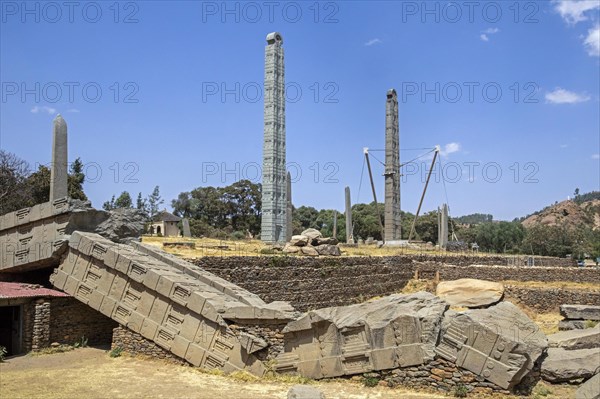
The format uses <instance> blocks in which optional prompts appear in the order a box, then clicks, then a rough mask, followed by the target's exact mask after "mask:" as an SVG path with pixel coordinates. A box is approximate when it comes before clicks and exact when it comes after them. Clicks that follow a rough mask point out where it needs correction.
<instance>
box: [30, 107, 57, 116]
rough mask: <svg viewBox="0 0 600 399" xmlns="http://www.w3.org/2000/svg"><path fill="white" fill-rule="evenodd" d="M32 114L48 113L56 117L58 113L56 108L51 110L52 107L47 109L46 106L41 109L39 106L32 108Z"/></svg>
mask: <svg viewBox="0 0 600 399" xmlns="http://www.w3.org/2000/svg"><path fill="white" fill-rule="evenodd" d="M30 112H31V113H32V114H37V113H40V112H46V113H48V115H54V114H55V113H56V108H51V107H46V106H45V105H43V106H41V107H39V106H37V105H36V106H35V107H33V108H31V111H30Z"/></svg>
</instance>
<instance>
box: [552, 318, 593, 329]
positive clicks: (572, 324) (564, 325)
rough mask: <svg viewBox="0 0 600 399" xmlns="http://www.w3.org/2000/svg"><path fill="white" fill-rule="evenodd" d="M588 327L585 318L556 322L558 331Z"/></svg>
mask: <svg viewBox="0 0 600 399" xmlns="http://www.w3.org/2000/svg"><path fill="white" fill-rule="evenodd" d="M584 328H588V326H587V321H586V320H561V321H559V322H558V330H559V331H569V330H583V329H584Z"/></svg>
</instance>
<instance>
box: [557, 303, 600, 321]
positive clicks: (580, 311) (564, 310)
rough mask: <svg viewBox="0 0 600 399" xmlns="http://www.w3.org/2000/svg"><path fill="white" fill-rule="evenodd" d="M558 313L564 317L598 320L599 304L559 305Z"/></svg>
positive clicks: (599, 317) (599, 316) (599, 315)
mask: <svg viewBox="0 0 600 399" xmlns="http://www.w3.org/2000/svg"><path fill="white" fill-rule="evenodd" d="M560 314H561V315H563V316H564V318H565V319H574V320H595V321H600V306H594V305H560Z"/></svg>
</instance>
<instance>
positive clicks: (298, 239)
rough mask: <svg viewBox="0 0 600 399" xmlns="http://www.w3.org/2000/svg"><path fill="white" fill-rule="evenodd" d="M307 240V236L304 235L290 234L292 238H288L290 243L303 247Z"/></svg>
mask: <svg viewBox="0 0 600 399" xmlns="http://www.w3.org/2000/svg"><path fill="white" fill-rule="evenodd" d="M309 241H310V240H309V238H308V237H307V236H305V235H297V236H292V239H291V240H290V245H293V246H295V247H303V246H305V245H308V242H309Z"/></svg>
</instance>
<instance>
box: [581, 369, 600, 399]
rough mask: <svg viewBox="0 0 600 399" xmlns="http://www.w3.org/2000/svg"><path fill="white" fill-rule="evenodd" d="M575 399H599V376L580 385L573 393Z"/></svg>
mask: <svg viewBox="0 0 600 399" xmlns="http://www.w3.org/2000/svg"><path fill="white" fill-rule="evenodd" d="M575 399H600V374H596V375H595V376H593V377H592V378H590V379H589V380H587V381H586V382H585V383H584V384H582V385H581V386H580V387H579V389H577V392H575Z"/></svg>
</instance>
